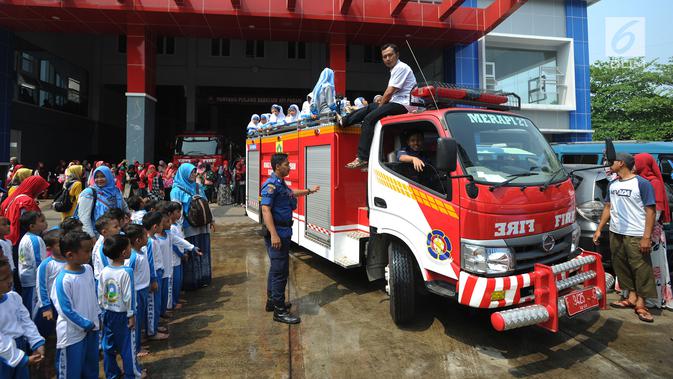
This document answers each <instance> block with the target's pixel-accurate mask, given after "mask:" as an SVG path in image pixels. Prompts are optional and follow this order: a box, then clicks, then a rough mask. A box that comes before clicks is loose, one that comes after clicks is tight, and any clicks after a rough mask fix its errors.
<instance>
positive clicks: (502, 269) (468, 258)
mask: <svg viewBox="0 0 673 379" xmlns="http://www.w3.org/2000/svg"><path fill="white" fill-rule="evenodd" d="M514 265H515V259H514V254H513V253H512V250H511V249H510V248H508V247H485V246H479V245H473V244H469V243H462V244H461V249H460V267H461V268H462V269H463V270H465V271H469V272H472V273H474V274H504V273H508V272H510V271H514Z"/></svg>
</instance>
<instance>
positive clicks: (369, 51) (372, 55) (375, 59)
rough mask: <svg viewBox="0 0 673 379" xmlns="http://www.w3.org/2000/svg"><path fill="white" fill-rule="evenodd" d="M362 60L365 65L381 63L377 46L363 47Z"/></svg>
mask: <svg viewBox="0 0 673 379" xmlns="http://www.w3.org/2000/svg"><path fill="white" fill-rule="evenodd" d="M363 48H364V51H363V60H364V62H365V63H381V50H380V49H379V48H378V47H377V46H371V45H365V46H363Z"/></svg>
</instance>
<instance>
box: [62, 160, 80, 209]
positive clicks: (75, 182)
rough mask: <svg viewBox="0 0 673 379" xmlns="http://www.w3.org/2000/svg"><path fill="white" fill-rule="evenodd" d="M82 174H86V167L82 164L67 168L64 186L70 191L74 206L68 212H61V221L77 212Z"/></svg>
mask: <svg viewBox="0 0 673 379" xmlns="http://www.w3.org/2000/svg"><path fill="white" fill-rule="evenodd" d="M82 175H84V167H83V166H81V165H72V166H70V167H68V168H66V169H65V182H64V183H63V188H65V189H66V190H67V191H68V195H69V196H70V200H71V201H72V208H70V209H69V210H68V211H67V212H61V221H63V220H65V219H66V218H68V217H71V216H72V215H73V214H74V213H75V209H77V201H78V200H79V194H80V193H82Z"/></svg>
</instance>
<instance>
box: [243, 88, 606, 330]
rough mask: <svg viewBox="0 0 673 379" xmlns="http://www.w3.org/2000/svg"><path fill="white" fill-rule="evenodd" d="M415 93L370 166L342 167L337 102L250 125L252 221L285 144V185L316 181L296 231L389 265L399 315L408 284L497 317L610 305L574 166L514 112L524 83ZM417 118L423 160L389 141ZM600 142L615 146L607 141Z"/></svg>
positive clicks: (346, 259) (352, 258)
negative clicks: (588, 239)
mask: <svg viewBox="0 0 673 379" xmlns="http://www.w3.org/2000/svg"><path fill="white" fill-rule="evenodd" d="M412 98H413V99H415V102H416V103H419V102H422V103H424V104H425V109H424V110H422V111H417V112H412V113H408V114H404V115H399V116H390V117H386V118H384V119H382V120H381V121H380V122H379V123H378V124H377V125H376V128H375V133H374V138H373V141H372V145H371V152H370V155H369V167H368V169H367V170H364V171H361V170H350V169H347V168H345V167H344V166H345V165H346V163H348V162H349V161H350V159H351V158H352V157H353V156H355V155H356V149H357V145H358V139H359V134H360V128H359V127H357V126H355V127H346V128H340V127H337V126H336V124H335V120H334V118H333V116H323V117H322V118H321V119H319V120H313V121H305V120H304V121H301V122H299V123H297V124H291V125H285V126H283V127H280V128H278V129H275V130H268V131H262V132H261V134H258V135H254V136H252V137H250V138H248V140H247V143H246V145H247V149H246V150H247V151H246V154H247V160H246V162H247V165H248V167H247V202H246V204H247V205H246V207H247V212H248V215H249V216H250V217H251V218H252V219H253V220H256V221H260V214H261V212H260V186H261V184H262V183H263V182H264V181H265V180H266V179H267V178H268V177H269V175H270V174H271V172H272V170H271V164H270V159H271V156H272V155H273V154H274V153H275V152H279V151H282V152H284V153H287V154H288V155H289V160H290V167H291V171H290V175H289V176H288V177H287V178H286V182H287V184H288V185H289V186H290V187H292V188H310V187H313V186H316V185H319V186H320V187H321V190H320V191H319V192H317V193H315V194H313V195H311V196H308V197H302V198H300V199H299V203H298V207H297V209H296V210H295V212H294V214H293V218H294V223H293V236H292V240H293V242H295V243H297V244H298V245H300V246H303V247H305V248H306V249H308V250H310V251H311V252H313V253H314V254H316V255H319V256H321V257H323V258H325V259H327V260H329V261H332V262H334V263H336V264H339V265H341V266H343V267H345V268H351V267H358V266H365V268H366V271H367V275H368V277H369V279H370V280H377V279H385V280H386V281H387V286H386V290H387V292H388V294H389V295H390V314H391V316H392V318H393V320H394V321H395V322H396V323H397V324H403V323H406V322H409V321H411V320H412V319H413V318H414V314H415V307H416V304H415V303H416V302H415V298H416V296H417V295H416V293H417V292H416V290H417V288H416V286H422V287H424V288H425V289H426V290H428V291H430V292H432V293H435V294H438V295H441V296H443V297H446V298H449V299H451V300H453V301H455V302H457V303H458V304H461V305H464V306H468V307H473V308H484V309H497V310H499V311H497V312H494V313H492V315H491V322H492V324H493V327H494V328H495V329H497V330H500V331H502V330H508V329H513V328H518V327H523V326H529V325H536V324H537V325H539V326H542V327H544V328H546V329H548V330H551V331H557V330H558V321H559V318H560V317H564V316H570V317H572V316H575V315H577V314H580V313H583V312H586V311H589V310H592V309H597V308H605V306H606V300H605V297H606V286H605V273H604V271H603V266H602V264H601V257H600V255H599V254H596V253H594V252H589V251H584V250H581V249H579V247H578V240H579V236H580V230H579V228H578V226H577V224H576V223H575V194H574V190H573V185H572V183H571V180H570V176H569V173H567V172H566V171H565V170H564V168H563V166H562V165H561V163H560V162H559V160H558V159H557V157H556V155H555V154H554V152H553V151H552V149H551V147H550V146H549V144H548V143H547V141H546V140H545V139H544V137H543V136H542V134H541V133H540V131H539V130H538V128H537V127H536V126H535V125H534V124H533V122H532V121H531V120H529V119H527V118H525V117H522V116H520V115H517V114H514V113H511V112H510V111H511V110H512V109H518V108H519V105H520V100H519V99H518V97H517V96H516V95H515V94H511V93H499V92H487V91H479V90H472V89H462V88H456V87H453V86H450V85H445V84H441V83H424V84H422V85H419V86H417V87H416V88H415V89H414V90H413V91H412ZM465 105H467V107H465ZM419 132H420V133H422V136H423V138H422V141H423V144H422V145H423V151H424V152H425V154H426V155H427V157H429V159H428V160H427V162H428V163H427V164H426V165H425V167H424V168H423V169H422V170H420V171H417V170H415V169H414V167H413V165H412V164H410V163H403V162H399V161H398V157H397V155H398V154H397V151H398V150H400V149H401V148H402V147H404V146H405V145H406V142H407V139H406V138H407V136H408V135H409V134H416V135H418V133H419ZM606 155H607V157H608V159H609V160H610V159H614V147H613V146H612V143H611V142H609V141H608V142H606Z"/></svg>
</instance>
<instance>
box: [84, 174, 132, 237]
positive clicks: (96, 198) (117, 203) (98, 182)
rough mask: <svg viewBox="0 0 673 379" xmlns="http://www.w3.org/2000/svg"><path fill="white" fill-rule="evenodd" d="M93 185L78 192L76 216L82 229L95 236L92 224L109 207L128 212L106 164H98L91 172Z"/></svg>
mask: <svg viewBox="0 0 673 379" xmlns="http://www.w3.org/2000/svg"><path fill="white" fill-rule="evenodd" d="M92 177H93V181H94V185H93V186H91V187H89V188H87V189H85V190H84V191H82V193H80V194H79V201H78V203H79V204H78V206H77V211H76V212H77V218H78V219H79V220H80V221H81V222H82V230H84V231H85V232H87V233H89V235H90V236H92V237H94V238H95V237H96V229H95V227H94V225H95V224H96V220H98V219H99V218H100V217H101V216H102V215H103V213H105V212H107V210H108V209H110V208H120V209H121V210H122V211H123V212H124V213H129V208H128V206H127V205H126V201H124V197H123V196H122V193H121V191H119V188H117V186H116V185H115V178H114V176H113V175H112V170H110V168H109V167H108V166H104V165H103V166H100V167H98V168H97V169H95V170H94V172H93V175H92Z"/></svg>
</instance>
